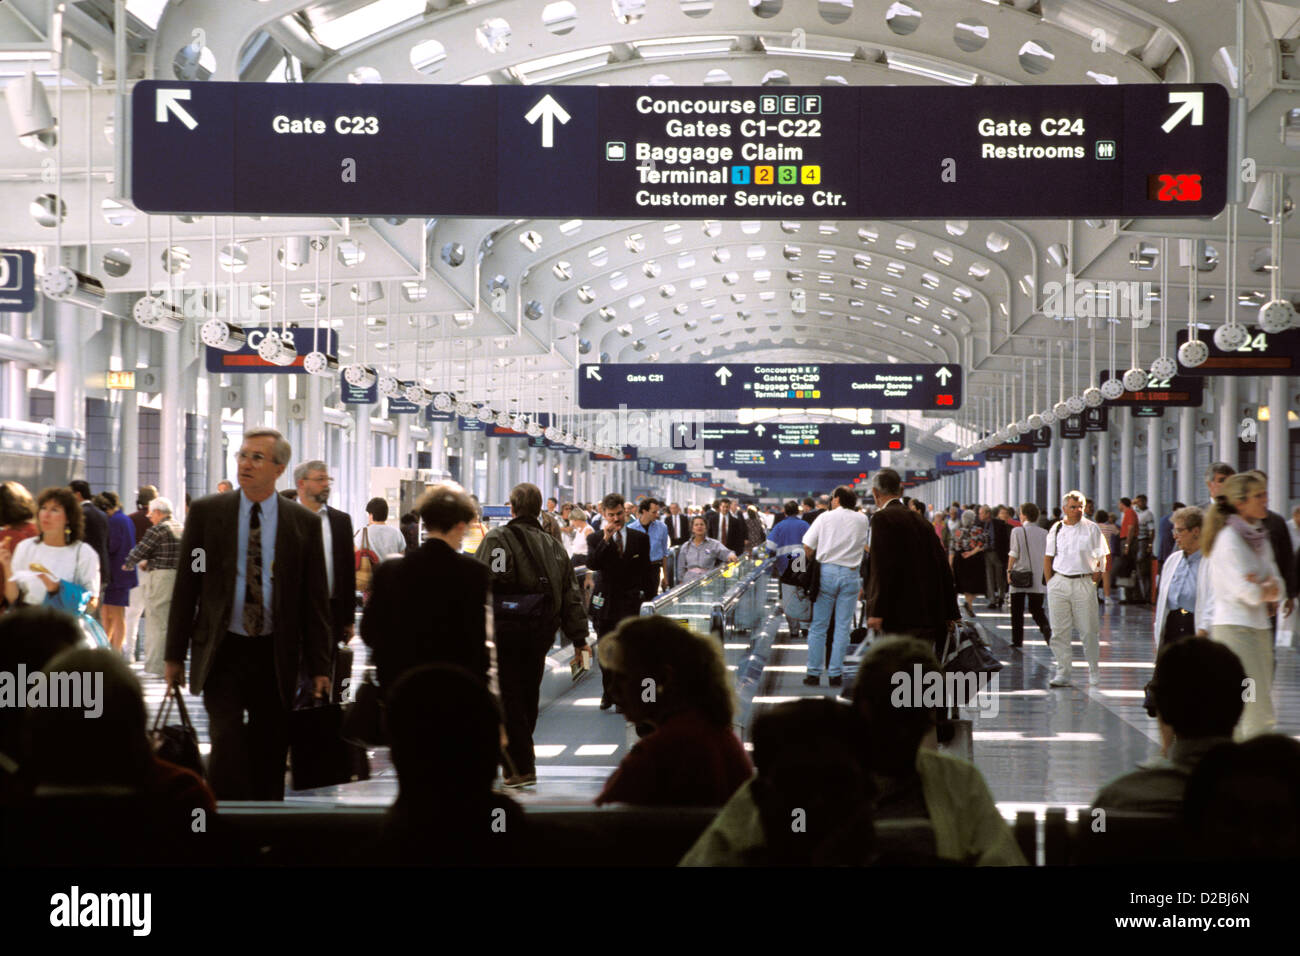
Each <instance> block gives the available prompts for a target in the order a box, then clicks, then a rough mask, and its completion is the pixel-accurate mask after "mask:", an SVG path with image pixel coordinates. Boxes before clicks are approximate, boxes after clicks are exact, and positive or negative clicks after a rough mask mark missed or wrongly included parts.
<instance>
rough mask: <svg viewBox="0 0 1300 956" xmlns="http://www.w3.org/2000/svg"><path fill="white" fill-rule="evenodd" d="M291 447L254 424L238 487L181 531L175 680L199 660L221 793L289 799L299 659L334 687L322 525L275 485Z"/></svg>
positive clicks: (323, 688) (169, 662)
mask: <svg viewBox="0 0 1300 956" xmlns="http://www.w3.org/2000/svg"><path fill="white" fill-rule="evenodd" d="M291 454H292V449H291V448H290V447H289V443H288V442H287V441H285V439H284V436H283V435H281V434H280V433H279V432H278V431H276V430H275V429H274V428H253V429H251V430H249V431H247V432H245V433H244V440H243V442H242V444H241V445H240V448H239V452H238V454H237V455H236V460H237V461H238V464H239V473H238V479H239V490H238V491H228V492H226V493H225V494H220V495H208V496H206V497H204V498H200V499H199V500H197V501H195V502H194V505H193V507H192V508H191V509H190V511H189V514H188V515H187V516H186V521H185V531H184V534H183V536H182V538H181V561H180V564H179V566H178V568H177V572H176V588H175V590H174V591H173V592H172V606H171V613H170V615H169V616H168V619H167V646H166V652H165V657H166V673H165V678H166V680H167V683H168V684H179V685H184V683H185V659H186V657H187V656H188V657H189V658H190V683H191V687H192V690H193V692H194V693H196V694H198V693H202V694H203V705H204V707H205V708H206V710H207V712H208V732H209V735H210V737H211V739H212V753H211V755H210V757H209V758H208V781H209V782H210V783H211V784H212V789H213V792H214V793H216V795H217V798H218V799H220V800H283V799H284V768H285V757H286V756H287V753H288V749H289V709H290V707H291V706H292V704H293V699H294V688H295V686H296V684H297V682H298V669H299V666H300V663H301V666H302V667H303V668H304V669H305V671H306V673H307V674H309V675H311V680H312V690H313V692H314V693H315V694H316V696H318V697H328V696H329V692H330V670H331V666H330V665H331V655H330V640H329V630H330V624H329V610H328V601H329V593H328V591H327V590H326V587H325V554H324V548H323V546H322V544H321V521H320V520H319V519H318V518H317V517H316V516H315V515H313V514H312V513H311V512H309V511H307V510H306V509H305V508H303V507H302V506H301V505H298V504H295V503H294V502H292V501H286V500H285V499H284V498H282V497H280V496H279V495H277V494H276V493H275V483H276V481H277V480H278V479H279V477H280V476H281V475H283V474H284V470H285V468H286V467H288V464H289V457H290V455H291ZM272 568H274V569H275V574H274V576H273V575H272V574H271V569H272ZM245 715H247V716H245Z"/></svg>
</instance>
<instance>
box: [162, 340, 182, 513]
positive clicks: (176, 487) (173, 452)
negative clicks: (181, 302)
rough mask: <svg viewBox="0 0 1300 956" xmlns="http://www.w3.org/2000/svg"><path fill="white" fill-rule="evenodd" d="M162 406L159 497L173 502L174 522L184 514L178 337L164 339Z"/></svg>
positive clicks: (179, 343)
mask: <svg viewBox="0 0 1300 956" xmlns="http://www.w3.org/2000/svg"><path fill="white" fill-rule="evenodd" d="M162 344H163V361H162V402H161V406H162V407H161V414H160V415H159V421H160V433H159V438H158V455H159V459H160V460H159V462H158V474H159V476H160V480H159V484H158V493H159V494H161V495H163V496H164V497H167V498H170V499H171V500H172V507H173V508H174V509H175V510H176V513H177V520H179V521H184V517H183V515H184V512H185V417H184V405H183V404H182V403H183V402H184V400H185V386H184V379H185V370H184V369H183V368H182V367H181V337H180V336H179V335H164V336H163V337H162Z"/></svg>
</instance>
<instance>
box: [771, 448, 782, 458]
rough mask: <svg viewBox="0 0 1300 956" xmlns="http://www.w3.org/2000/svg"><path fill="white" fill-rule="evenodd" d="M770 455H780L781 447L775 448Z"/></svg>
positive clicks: (776, 456) (778, 456)
mask: <svg viewBox="0 0 1300 956" xmlns="http://www.w3.org/2000/svg"><path fill="white" fill-rule="evenodd" d="M772 457H773V458H780V457H781V449H779V448H777V449H775V450H774V451H773V452H772Z"/></svg>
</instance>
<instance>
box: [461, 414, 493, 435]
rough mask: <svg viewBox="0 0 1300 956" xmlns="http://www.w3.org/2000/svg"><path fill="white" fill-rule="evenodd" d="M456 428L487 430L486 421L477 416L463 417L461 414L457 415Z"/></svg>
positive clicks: (465, 430) (467, 430) (474, 430)
mask: <svg viewBox="0 0 1300 956" xmlns="http://www.w3.org/2000/svg"><path fill="white" fill-rule="evenodd" d="M456 430H457V431H462V432H482V431H487V423H486V422H484V421H483V420H481V419H478V418H465V417H464V416H462V415H457V416H456Z"/></svg>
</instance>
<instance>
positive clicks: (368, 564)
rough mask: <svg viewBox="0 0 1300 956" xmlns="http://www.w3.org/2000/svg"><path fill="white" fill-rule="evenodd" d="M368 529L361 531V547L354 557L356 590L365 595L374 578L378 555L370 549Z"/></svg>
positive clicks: (368, 591)
mask: <svg viewBox="0 0 1300 956" xmlns="http://www.w3.org/2000/svg"><path fill="white" fill-rule="evenodd" d="M369 532H370V529H369V528H362V529H361V547H359V548H357V555H356V572H357V590H358V591H363V592H365V593H366V594H369V593H370V583H371V581H372V580H373V579H374V576H375V568H376V567H378V566H379V555H377V554H375V552H374V551H372V550H371V549H370V534H369Z"/></svg>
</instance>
